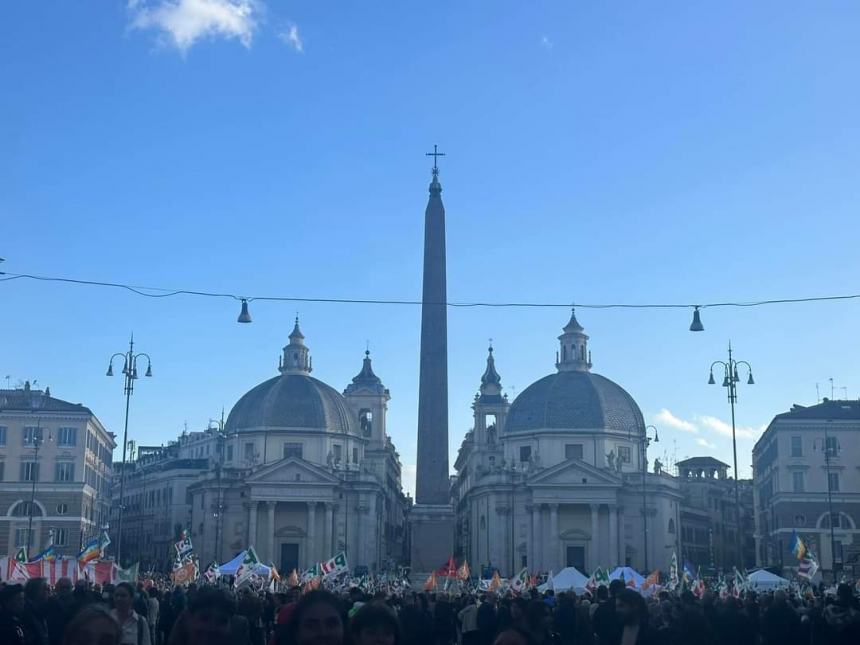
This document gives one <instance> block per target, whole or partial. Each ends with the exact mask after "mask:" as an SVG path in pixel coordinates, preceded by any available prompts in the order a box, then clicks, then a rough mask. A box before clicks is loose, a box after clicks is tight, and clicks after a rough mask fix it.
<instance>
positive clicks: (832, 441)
mask: <svg viewBox="0 0 860 645" xmlns="http://www.w3.org/2000/svg"><path fill="white" fill-rule="evenodd" d="M824 446H825V448H824V449H825V450H826V451H827V454H829V455H830V456H831V457H835V456H836V455H838V454H839V443H838V442H837V441H836V437H827V442H826V443H825V444H824Z"/></svg>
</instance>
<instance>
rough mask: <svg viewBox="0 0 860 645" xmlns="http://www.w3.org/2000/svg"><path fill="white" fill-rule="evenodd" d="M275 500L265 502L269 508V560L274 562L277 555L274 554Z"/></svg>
mask: <svg viewBox="0 0 860 645" xmlns="http://www.w3.org/2000/svg"><path fill="white" fill-rule="evenodd" d="M277 505H278V503H277V502H266V506H267V507H268V509H269V526H268V528H267V530H268V531H269V562H274V561H275V558H276V557H277V555H276V554H275V507H276V506H277Z"/></svg>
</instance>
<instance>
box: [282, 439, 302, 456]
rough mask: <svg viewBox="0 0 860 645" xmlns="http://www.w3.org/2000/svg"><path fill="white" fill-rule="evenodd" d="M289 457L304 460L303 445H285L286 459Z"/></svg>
mask: <svg viewBox="0 0 860 645" xmlns="http://www.w3.org/2000/svg"><path fill="white" fill-rule="evenodd" d="M287 457H295V458H297V459H301V458H302V444H300V443H285V444H284V459H286V458H287Z"/></svg>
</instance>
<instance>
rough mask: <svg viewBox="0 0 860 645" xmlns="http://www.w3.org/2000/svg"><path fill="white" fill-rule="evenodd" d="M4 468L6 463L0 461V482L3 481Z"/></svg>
mask: <svg viewBox="0 0 860 645" xmlns="http://www.w3.org/2000/svg"><path fill="white" fill-rule="evenodd" d="M5 466H6V463H5V462H2V461H0V482H2V481H3V480H4V479H5V475H6V468H5Z"/></svg>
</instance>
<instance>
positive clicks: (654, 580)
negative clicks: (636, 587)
mask: <svg viewBox="0 0 860 645" xmlns="http://www.w3.org/2000/svg"><path fill="white" fill-rule="evenodd" d="M658 584H660V570H659V569H656V570H654V571H652V572H651V574H650V575H649V576H648V577H647V578H645V581H644V582H643V583H642V589H643V590H645V589H648V588H649V587H654V586H656V585H658Z"/></svg>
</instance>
